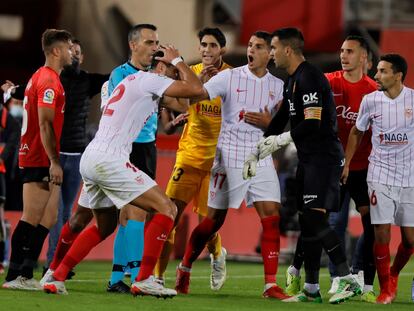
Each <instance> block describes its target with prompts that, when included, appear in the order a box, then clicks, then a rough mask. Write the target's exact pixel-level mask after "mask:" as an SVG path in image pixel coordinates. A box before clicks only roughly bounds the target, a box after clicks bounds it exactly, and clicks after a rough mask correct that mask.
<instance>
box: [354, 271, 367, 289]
mask: <svg viewBox="0 0 414 311" xmlns="http://www.w3.org/2000/svg"><path fill="white" fill-rule="evenodd" d="M354 276H355V278H356V280H357V281H358V284H359V286H360V287H361V288H364V285H365V280H364V270H359V271H358V274H356V275H355V274H354Z"/></svg>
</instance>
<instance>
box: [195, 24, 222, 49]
mask: <svg viewBox="0 0 414 311" xmlns="http://www.w3.org/2000/svg"><path fill="white" fill-rule="evenodd" d="M204 36H213V37H214V38H215V39H216V40H217V42H218V43H219V44H220V47H222V48H223V47H225V46H226V37H225V36H224V34H223V32H222V31H221V30H220V29H219V28H210V27H206V28H203V29H201V30H200V31H199V32H198V39H199V40H200V42H201V40H202V39H203V37H204Z"/></svg>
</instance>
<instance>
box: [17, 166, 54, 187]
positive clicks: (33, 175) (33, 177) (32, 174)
mask: <svg viewBox="0 0 414 311" xmlns="http://www.w3.org/2000/svg"><path fill="white" fill-rule="evenodd" d="M20 177H21V180H22V183H23V184H24V183H28V182H42V181H45V182H49V179H50V175H49V168H48V167H23V168H20Z"/></svg>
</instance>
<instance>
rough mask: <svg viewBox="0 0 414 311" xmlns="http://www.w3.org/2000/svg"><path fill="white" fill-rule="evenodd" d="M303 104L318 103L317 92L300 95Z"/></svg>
mask: <svg viewBox="0 0 414 311" xmlns="http://www.w3.org/2000/svg"><path fill="white" fill-rule="evenodd" d="M302 101H303V106H307V105H311V104H317V103H318V101H319V100H318V93H317V92H314V93H309V94H305V95H303V96H302Z"/></svg>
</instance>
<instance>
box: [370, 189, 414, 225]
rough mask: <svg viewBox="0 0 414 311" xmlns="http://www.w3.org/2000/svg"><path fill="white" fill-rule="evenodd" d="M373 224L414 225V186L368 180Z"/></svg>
mask: <svg viewBox="0 0 414 311" xmlns="http://www.w3.org/2000/svg"><path fill="white" fill-rule="evenodd" d="M368 194H369V198H370V215H371V223H372V224H395V225H397V226H400V227H414V188H402V187H393V186H387V185H383V184H378V183H372V182H368Z"/></svg>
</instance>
